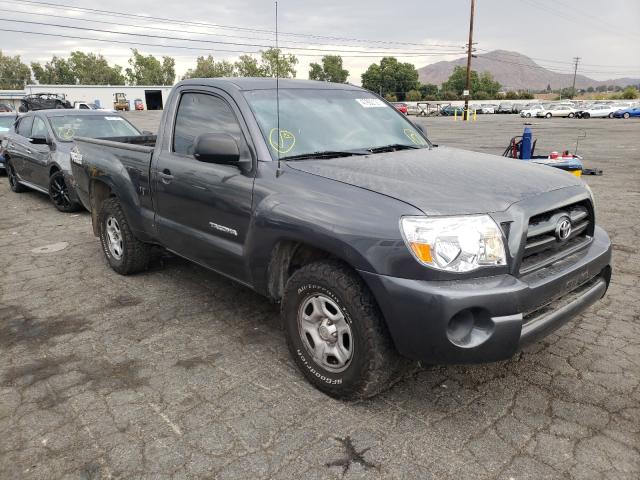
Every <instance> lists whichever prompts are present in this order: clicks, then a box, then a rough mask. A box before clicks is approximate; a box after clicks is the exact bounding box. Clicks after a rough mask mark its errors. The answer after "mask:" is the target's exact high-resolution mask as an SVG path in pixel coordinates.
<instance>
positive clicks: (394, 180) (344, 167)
mask: <svg viewBox="0 0 640 480" xmlns="http://www.w3.org/2000/svg"><path fill="white" fill-rule="evenodd" d="M287 165H288V166H289V167H290V168H293V169H295V170H299V171H301V172H306V173H310V174H313V175H319V176H321V177H325V178H329V179H332V180H336V181H339V182H342V183H346V184H349V185H353V186H356V187H360V188H364V189H367V190H371V191H374V192H377V193H381V194H383V195H387V196H389V197H393V198H395V199H397V200H400V201H403V202H405V203H408V204H410V205H413V206H414V207H416V208H418V209H420V210H422V211H423V212H424V213H425V214H428V215H465V214H475V213H491V212H500V211H504V210H506V209H507V208H509V206H510V205H512V204H514V203H516V202H519V201H521V200H524V199H526V198H530V197H533V196H536V195H540V194H541V193H544V192H549V191H551V190H558V189H560V188H565V187H570V186H574V185H580V184H581V181H580V180H579V179H578V178H576V177H575V176H574V175H571V174H570V173H566V172H563V171H561V170H559V169H557V168H552V167H548V166H544V165H535V164H533V163H530V162H526V161H523V160H515V159H510V158H504V157H498V156H496V155H488V154H484V153H476V152H471V151H468V150H459V149H455V148H448V147H436V148H433V149H431V150H429V149H426V148H425V149H419V150H402V151H398V152H390V153H380V154H375V155H367V156H366V157H365V156H363V157H358V156H354V157H344V158H335V159H329V160H303V161H290V162H287Z"/></svg>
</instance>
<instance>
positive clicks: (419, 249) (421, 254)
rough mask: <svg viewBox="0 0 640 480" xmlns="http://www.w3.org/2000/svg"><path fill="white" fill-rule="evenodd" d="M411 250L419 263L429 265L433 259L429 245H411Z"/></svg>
mask: <svg viewBox="0 0 640 480" xmlns="http://www.w3.org/2000/svg"><path fill="white" fill-rule="evenodd" d="M410 245H411V250H413V253H414V254H415V256H416V257H418V259H420V261H422V262H424V263H431V262H432V261H433V258H431V245H427V244H426V243H415V242H414V243H411V244H410Z"/></svg>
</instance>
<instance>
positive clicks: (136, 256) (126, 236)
mask: <svg viewBox="0 0 640 480" xmlns="http://www.w3.org/2000/svg"><path fill="white" fill-rule="evenodd" d="M98 222H99V228H100V243H102V251H103V252H104V255H105V257H107V262H109V265H110V266H111V268H113V269H114V270H115V271H116V272H118V273H119V274H121V275H129V274H131V273H137V272H141V271H143V270H146V269H147V266H148V265H149V257H150V252H151V247H150V245H149V244H146V243H144V242H141V241H140V240H138V239H137V238H136V237H135V236H134V235H133V233H132V232H131V229H130V228H129V222H127V219H126V217H125V216H124V212H123V211H122V207H121V206H120V202H118V200H117V199H116V198H109V199H107V200H105V201H104V202H102V205H101V206H100V211H99V213H98Z"/></svg>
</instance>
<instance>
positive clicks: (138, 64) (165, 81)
mask: <svg viewBox="0 0 640 480" xmlns="http://www.w3.org/2000/svg"><path fill="white" fill-rule="evenodd" d="M131 54H132V56H131V58H130V59H129V65H131V68H127V69H126V70H125V71H126V74H127V80H128V82H129V84H130V85H173V82H174V81H175V79H176V70H175V66H176V61H175V60H174V59H173V58H172V57H162V63H160V60H158V59H157V58H156V57H154V56H153V55H147V56H144V55H142V54H141V53H140V52H138V50H137V49H135V48H132V49H131Z"/></svg>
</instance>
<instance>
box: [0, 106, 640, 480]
mask: <svg viewBox="0 0 640 480" xmlns="http://www.w3.org/2000/svg"><path fill="white" fill-rule="evenodd" d="M128 116H129V118H130V119H131V120H132V121H133V122H134V123H136V124H138V125H139V126H140V127H141V128H147V129H149V130H155V128H156V126H157V124H158V121H159V112H130V113H129V114H128ZM418 121H419V122H421V123H422V124H423V125H424V126H425V127H426V129H427V131H428V134H429V136H430V137H431V138H432V140H433V141H434V142H435V143H438V144H447V145H451V146H458V147H462V148H469V149H472V150H477V151H482V152H489V153H495V154H500V153H501V152H502V151H503V150H504V148H505V146H506V145H507V143H508V140H509V138H510V137H511V136H514V135H519V134H521V132H522V127H523V123H524V120H523V119H520V118H519V117H517V116H511V115H486V116H479V117H478V120H477V121H476V122H472V123H468V124H465V123H462V122H459V121H458V122H454V121H453V119H452V118H434V119H420V120H418ZM532 123H533V124H534V125H533V130H534V134H535V135H536V136H537V137H539V141H538V144H537V148H538V151H539V152H542V151H548V150H551V149H556V150H561V149H563V148H565V147H567V148H570V149H571V150H573V149H574V148H575V143H576V139H577V137H578V136H580V135H583V133H584V134H586V137H583V138H581V139H580V145H579V153H581V154H583V155H584V156H585V160H586V165H587V166H588V167H598V168H602V169H603V170H604V175H603V176H601V177H586V178H585V179H584V180H585V181H586V182H587V183H588V184H589V185H590V186H591V187H592V189H593V191H594V193H595V198H596V207H597V221H598V222H599V223H600V224H601V225H602V226H603V227H604V228H605V229H606V230H607V231H608V232H609V234H610V235H611V238H612V241H613V248H614V260H613V279H612V284H611V287H610V290H609V292H608V294H607V296H606V297H605V299H603V300H602V301H601V302H600V303H598V304H596V305H595V306H593V307H592V308H590V309H589V310H588V311H587V312H586V313H584V314H583V315H581V316H580V317H578V318H576V319H575V320H574V321H572V322H570V323H569V324H567V325H566V326H564V327H563V328H561V329H560V330H558V331H557V332H556V333H554V334H552V335H551V336H549V337H547V338H546V339H544V340H543V341H541V342H539V343H536V344H534V345H531V346H529V347H527V348H526V349H525V350H524V351H522V352H521V353H519V354H518V355H516V356H515V357H514V358H513V359H511V360H509V361H504V362H500V363H495V364H489V365H478V366H448V367H444V366H431V367H426V368H424V369H422V370H419V371H417V372H416V373H415V374H413V375H411V376H409V377H408V378H406V379H404V380H403V381H401V382H400V383H399V384H397V385H396V386H395V387H394V388H392V389H391V390H389V391H388V392H386V393H384V394H382V395H380V396H379V397H377V398H374V399H372V400H368V401H363V402H357V403H344V402H339V401H336V400H333V399H330V398H328V397H326V396H324V395H323V394H321V393H319V392H317V391H316V390H314V389H313V388H312V387H311V386H310V385H309V384H307V383H306V382H305V381H304V379H303V378H302V376H301V374H300V373H299V372H298V371H297V370H296V368H295V366H294V364H293V363H292V361H291V360H290V358H289V355H288V351H287V349H286V345H285V342H284V337H283V333H282V331H281V330H280V328H279V324H278V310H277V307H276V306H274V305H272V304H270V303H269V302H268V301H267V300H265V299H263V298H261V297H259V296H258V295H256V294H255V293H253V292H251V291H250V290H248V289H246V288H244V287H241V286H238V285H236V284H234V283H232V282H230V281H229V280H226V279H224V278H222V277H220V276H218V275H216V274H214V273H212V272H209V271H207V270H204V269H202V268H200V267H198V266H196V265H193V264H191V263H188V262H186V261H184V260H182V259H179V258H176V257H174V256H170V255H166V256H163V255H161V256H159V257H158V258H157V259H156V260H155V261H154V262H153V264H152V267H151V269H150V270H149V271H147V272H146V273H144V274H140V275H135V276H130V277H122V276H119V275H117V274H116V273H115V272H113V271H112V270H111V269H110V268H108V266H107V264H106V262H105V260H104V258H103V254H102V252H101V249H100V245H99V242H98V240H97V239H96V238H95V237H94V236H93V234H92V231H91V226H90V217H89V214H88V213H86V212H81V213H77V214H71V215H68V214H67V215H65V214H62V213H59V212H58V211H56V210H55V209H54V208H53V206H52V205H51V204H50V203H49V200H48V198H47V197H45V196H44V195H41V194H39V193H35V192H27V193H22V194H15V193H12V192H11V191H10V190H9V186H8V182H7V180H6V177H2V178H0V205H1V206H2V208H1V209H0V271H1V275H0V478H1V479H47V480H49V479H57V478H65V479H78V480H80V479H82V480H88V479H108V478H118V479H138V478H140V479H165V478H166V479H213V478H220V479H230V478H238V479H249V478H250V479H262V478H276V479H292V478H304V479H315V478H318V479H320V478H344V479H351V478H367V479H371V478H385V479H394V478H397V479H400V478H409V479H414V478H421V479H437V480H444V479H505V480H509V479H518V480H520V479H533V480H541V479H558V478H572V479H581V480H582V479H601V478H606V479H615V480H623V479H627V480H636V479H638V478H639V477H640V450H639V446H640V288H639V287H640V248H639V242H640V214H639V213H638V212H640V167H639V165H640V121H637V120H634V119H630V120H597V119H590V120H577V119H574V120H572V119H550V120H535V119H534V120H533V121H532ZM514 161H516V160H514Z"/></svg>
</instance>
